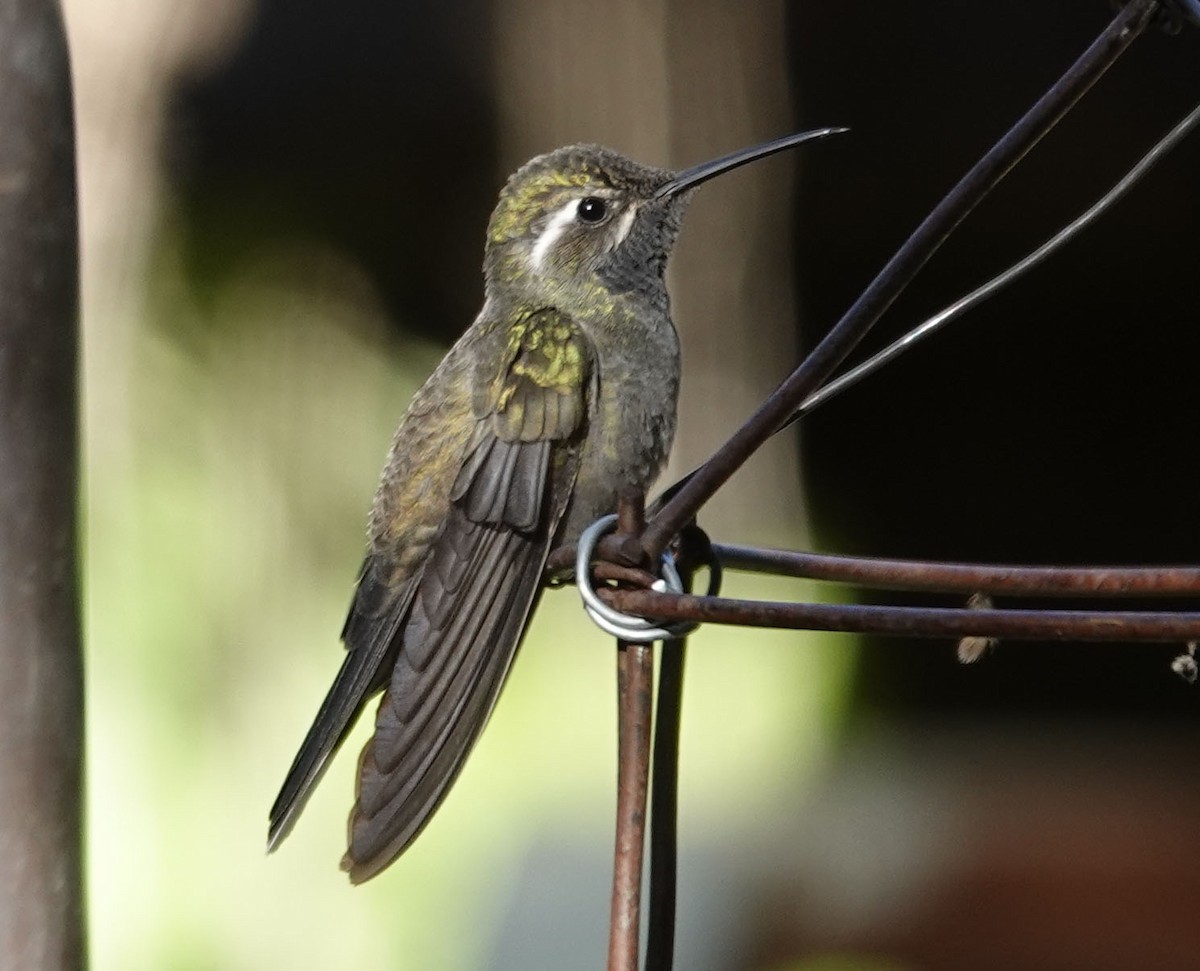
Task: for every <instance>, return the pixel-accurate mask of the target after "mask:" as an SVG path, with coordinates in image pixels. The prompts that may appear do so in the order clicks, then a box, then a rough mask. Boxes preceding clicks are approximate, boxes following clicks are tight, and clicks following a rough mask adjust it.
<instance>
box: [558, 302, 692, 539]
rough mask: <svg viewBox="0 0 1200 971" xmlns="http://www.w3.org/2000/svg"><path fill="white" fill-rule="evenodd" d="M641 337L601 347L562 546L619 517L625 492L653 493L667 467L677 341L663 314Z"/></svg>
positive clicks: (672, 433)
mask: <svg viewBox="0 0 1200 971" xmlns="http://www.w3.org/2000/svg"><path fill="white" fill-rule="evenodd" d="M639 338H640V339H639V340H637V341H631V342H628V343H621V344H615V342H614V346H607V347H606V346H605V345H604V344H603V343H602V342H597V347H596V364H597V382H596V392H595V402H594V404H593V407H592V408H591V415H590V419H589V423H588V430H587V436H586V439H585V441H584V445H583V452H582V455H581V456H580V466H579V474H578V477H577V479H576V483H575V490H574V495H573V498H572V500H571V504H570V506H569V507H568V509H567V513H566V518H565V526H564V527H563V530H562V533H561V542H564V543H569V542H574V540H575V539H576V538H577V537H578V536H579V534H580V533H581V532H582V531H583V530H584V529H586V528H587V527H588V526H590V525H591V524H592V523H593V522H595V521H596V520H597V519H598V518H600V517H601V516H604V515H606V514H608V513H611V512H614V511H615V510H616V504H617V495H618V494H619V492H620V491H621V490H622V489H623V488H625V487H627V486H633V487H635V488H637V489H640V490H642V491H643V492H644V491H645V490H647V489H649V488H650V486H651V485H653V483H654V481H655V480H656V479H657V478H658V476H659V474H660V473H661V472H662V469H663V466H664V465H665V464H666V461H667V455H668V454H669V452H670V450H671V442H672V440H673V439H674V437H675V413H676V405H677V402H678V398H679V338H678V336H677V335H676V333H675V328H674V327H673V326H672V324H671V322H670V319H669V318H667V317H666V316H663V317H662V318H661V319H660V320H656V321H654V322H653V325H652V326H650V327H648V328H646V329H645V331H644V333H643V334H641V335H639Z"/></svg>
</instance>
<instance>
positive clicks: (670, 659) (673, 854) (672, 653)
mask: <svg viewBox="0 0 1200 971" xmlns="http://www.w3.org/2000/svg"><path fill="white" fill-rule="evenodd" d="M690 585H691V578H690V576H689V577H684V588H685V589H689V588H690ZM686 658H687V638H683V639H682V640H678V641H666V642H664V643H663V645H662V654H661V660H660V661H659V670H658V704H657V706H656V708H655V711H654V771H653V774H652V776H651V783H650V786H651V791H650V910H649V914H648V924H647V930H648V933H647V935H646V971H671V968H672V967H673V966H674V961H675V889H676V882H677V878H678V856H679V852H678V832H677V828H678V817H679V732H680V727H681V720H682V715H683V673H684V667H685V661H686Z"/></svg>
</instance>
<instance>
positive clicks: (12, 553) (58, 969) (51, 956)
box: [0, 0, 86, 971]
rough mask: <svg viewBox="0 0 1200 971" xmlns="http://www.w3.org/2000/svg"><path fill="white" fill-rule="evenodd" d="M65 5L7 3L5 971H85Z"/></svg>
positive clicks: (1, 313) (1, 739)
mask: <svg viewBox="0 0 1200 971" xmlns="http://www.w3.org/2000/svg"><path fill="white" fill-rule="evenodd" d="M77 238H78V234H77V222H76V197H75V139H74V119H73V113H72V109H71V72H70V64H69V60H68V57H67V46H66V38H65V35H64V33H63V24H62V14H61V11H60V9H59V7H58V4H57V3H56V2H55V0H0V966H2V967H5V968H20V969H21V971H50V969H54V971H63V969H66V971H77V969H81V968H83V967H84V966H85V964H86V955H85V950H86V948H85V936H84V929H83V904H82V900H83V892H82V878H81V874H82V867H81V862H80V854H81V834H80V829H81V782H82V754H83V671H82V661H81V656H80V634H79V601H78V586H77V581H76V573H75V571H76V556H75V552H76V543H75V528H76V526H75V502H76V492H77V484H78V460H77V453H78V449H77V444H78V443H77V436H78V426H77V419H76V414H77V397H76V369H77V360H76V356H77V351H76V348H77V325H78V320H77V318H78V264H79V258H78V242H77Z"/></svg>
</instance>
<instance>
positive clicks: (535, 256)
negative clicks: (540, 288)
mask: <svg viewBox="0 0 1200 971" xmlns="http://www.w3.org/2000/svg"><path fill="white" fill-rule="evenodd" d="M578 208H579V200H578V199H572V200H571V201H570V202H568V203H566V205H564V206H563V207H562V208H561V209H559V210H558V212H556V213H555V214H554V215H553V216H551V217H550V221H549V222H548V223H546V228H545V229H543V230H542V232H541V235H540V236H538V238H537V242H535V243H534V244H533V249H532V250H530V253H529V262H530V265H532V266H533V268H534V269H535V270H541V268H542V263H544V262H545V260H546V254H547V253H549V252H550V247H551V246H553V245H554V244H555V243H557V242H558V239H559V237H560V236H562V234H563V231H564V230H565V229H566V228H567V227H568V226H569V225H571V223H572V222H573V221H574V219H575V211H576V209H578Z"/></svg>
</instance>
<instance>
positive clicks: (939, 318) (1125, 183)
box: [780, 105, 1200, 431]
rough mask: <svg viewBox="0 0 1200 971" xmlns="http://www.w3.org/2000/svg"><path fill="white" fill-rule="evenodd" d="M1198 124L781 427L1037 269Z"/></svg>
mask: <svg viewBox="0 0 1200 971" xmlns="http://www.w3.org/2000/svg"><path fill="white" fill-rule="evenodd" d="M1197 125H1200V105H1197V106H1196V107H1195V108H1193V109H1192V111H1191V113H1190V114H1189V115H1188V116H1187V117H1186V118H1184V119H1183V121H1181V122H1180V123H1179V124H1178V125H1176V126H1175V127H1174V128H1172V129H1171V131H1170V132H1169V133H1168V134H1167V135H1166V136H1165V137H1164V138H1163V139H1162V140H1161V141H1159V142H1158V144H1157V145H1155V146H1154V147H1153V148H1152V149H1150V151H1149V152H1147V153H1146V154H1145V155H1144V156H1143V157H1142V159H1141V161H1139V162H1138V163H1137V165H1135V166H1134V167H1133V168H1132V169H1130V170H1129V172H1128V173H1127V174H1126V175H1125V177H1124V178H1122V179H1121V180H1120V181H1119V182H1118V183H1117V184H1116V185H1114V186H1113V187H1112V188H1111V189H1109V190H1108V192H1106V193H1105V194H1104V195H1103V196H1101V198H1100V199H1099V200H1098V201H1097V202H1096V203H1095V204H1093V205H1092V206H1091V207H1090V208H1089V209H1088V210H1087V211H1086V212H1084V213H1083V215H1081V216H1079V217H1078V218H1077V219H1075V220H1074V221H1073V222H1071V223H1069V224H1068V225H1067V226H1066V227H1064V228H1063V229H1061V230H1059V231H1058V232H1057V233H1055V234H1054V235H1053V236H1051V237H1050V238H1049V239H1048V240H1046V242H1044V243H1043V244H1042V245H1041V246H1039V247H1038V248H1037V249H1035V250H1033V252H1031V253H1029V254H1028V255H1027V256H1026V257H1025V258H1024V259H1022V260H1020V261H1018V262H1017V263H1014V264H1013V265H1012V266H1010V267H1009V268H1008V269H1007V270H1005V271H1004V272H1003V273H1001V274H1000V275H999V276H996V277H993V278H992V279H991V280H989V281H988V282H987V283H985V284H983V286H981V287H979V288H977V289H975V290H972V291H971V292H970V293H968V294H967V295H966V296H965V297H963V298H962V299H960V300H956V301H955V302H954V303H952V304H950V306H948V307H946V308H945V309H944V310H942V311H940V312H938V313H936V314H934V315H933V316H932V317H930V318H929V319H928V320H927V321H925V322H924V323H923V324H921V325H920V326H918V327H914V328H913V329H912V330H910V331H909V332H908V333H907V334H905V335H904V336H903V337H901V338H900V339H899V340H897V341H895V342H894V343H892V344H889V345H888V346H887V347H885V348H884V349H883V350H882V351H880V352H879V353H878V354H876V355H874V356H873V357H871V358H869V359H868V360H866V361H863V363H862V364H859V365H857V366H856V367H853V368H851V369H850V370H849V371H847V372H846V373H845V374H842V375H839V376H838V377H837V378H834V380H832V381H830V382H829V383H828V384H827V385H825V386H824V387H823V388H819V389H818V390H817V391H815V392H813V393H812V394H811V395H809V396H808V398H806V399H805V401H804V403H803V404H802V405H800V407H799V408H797V409H796V412H795V414H793V415H792V417H791V418H789V419H788V420H787V423H786V424H785V425H784V426H782V428H781V429H780V431H782V430H783V428H786V427H788V425H791V424H792V422H794V421H796V420H797V419H798V418H800V417H801V416H803V415H806V414H808V413H809V412H811V411H812V410H813V409H814V408H816V407H817V406H818V405H821V404H824V403H825V402H826V401H828V400H829V399H830V398H832V397H834V396H835V395H837V394H840V393H841V392H843V391H845V390H846V389H847V388H850V387H852V386H854V385H855V384H857V383H858V382H859V381H861V380H862V379H863V378H865V377H867V376H868V375H869V374H871V373H872V372H874V371H877V370H878V369H879V368H881V367H883V366H884V365H885V364H887V363H888V362H889V361H892V360H895V359H896V358H897V357H899V356H900V355H901V354H903V353H904V352H905V351H907V350H909V349H910V348H912V347H913V346H914V345H915V344H917V343H918V342H919V341H922V340H924V339H925V338H926V337H929V336H931V335H932V334H933V333H934V332H936V331H938V330H940V329H941V328H943V327H945V326H946V324H948V323H950V321H952V320H954V319H955V318H956V317H960V316H962V315H963V314H964V313H966V312H967V311H968V310H970V309H971V308H972V307H976V306H978V305H979V304H981V303H983V301H984V300H986V299H987V298H988V297H990V296H992V295H993V294H995V293H997V292H998V291H999V290H1001V289H1002V288H1003V287H1005V286H1007V285H1008V284H1010V283H1012V282H1013V281H1014V280H1016V279H1017V278H1018V277H1020V276H1022V275H1023V274H1025V273H1027V272H1028V271H1029V270H1031V269H1033V267H1035V266H1036V265H1037V264H1038V263H1040V262H1041V261H1042V260H1044V259H1046V257H1048V256H1049V255H1050V254H1051V253H1053V252H1054V251H1055V250H1056V249H1058V248H1059V247H1060V246H1063V245H1065V244H1066V243H1069V242H1070V241H1071V240H1072V239H1074V238H1075V237H1076V236H1077V235H1078V234H1079V233H1080V232H1081V231H1082V230H1083V229H1084V228H1085V227H1087V226H1088V225H1089V224H1090V223H1092V222H1093V221H1094V220H1095V219H1096V218H1097V217H1099V216H1100V215H1101V214H1103V213H1104V211H1105V210H1107V209H1108V207H1109V206H1111V205H1113V204H1114V203H1116V202H1117V201H1118V200H1119V199H1121V197H1122V196H1124V195H1125V194H1126V193H1127V192H1128V191H1129V190H1130V189H1132V188H1133V187H1134V186H1135V185H1136V184H1137V183H1138V182H1139V181H1140V180H1141V179H1142V177H1143V176H1144V175H1146V173H1147V172H1149V171H1150V170H1151V169H1152V168H1153V167H1154V166H1155V164H1157V163H1158V162H1159V161H1160V160H1161V159H1162V158H1163V156H1164V155H1166V154H1167V153H1168V152H1169V151H1171V149H1173V148H1175V146H1176V145H1178V144H1179V143H1180V142H1181V141H1183V139H1184V138H1186V137H1187V136H1188V135H1189V134H1191V133H1192V131H1193V130H1194V129H1195V128H1196V126H1197Z"/></svg>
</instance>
